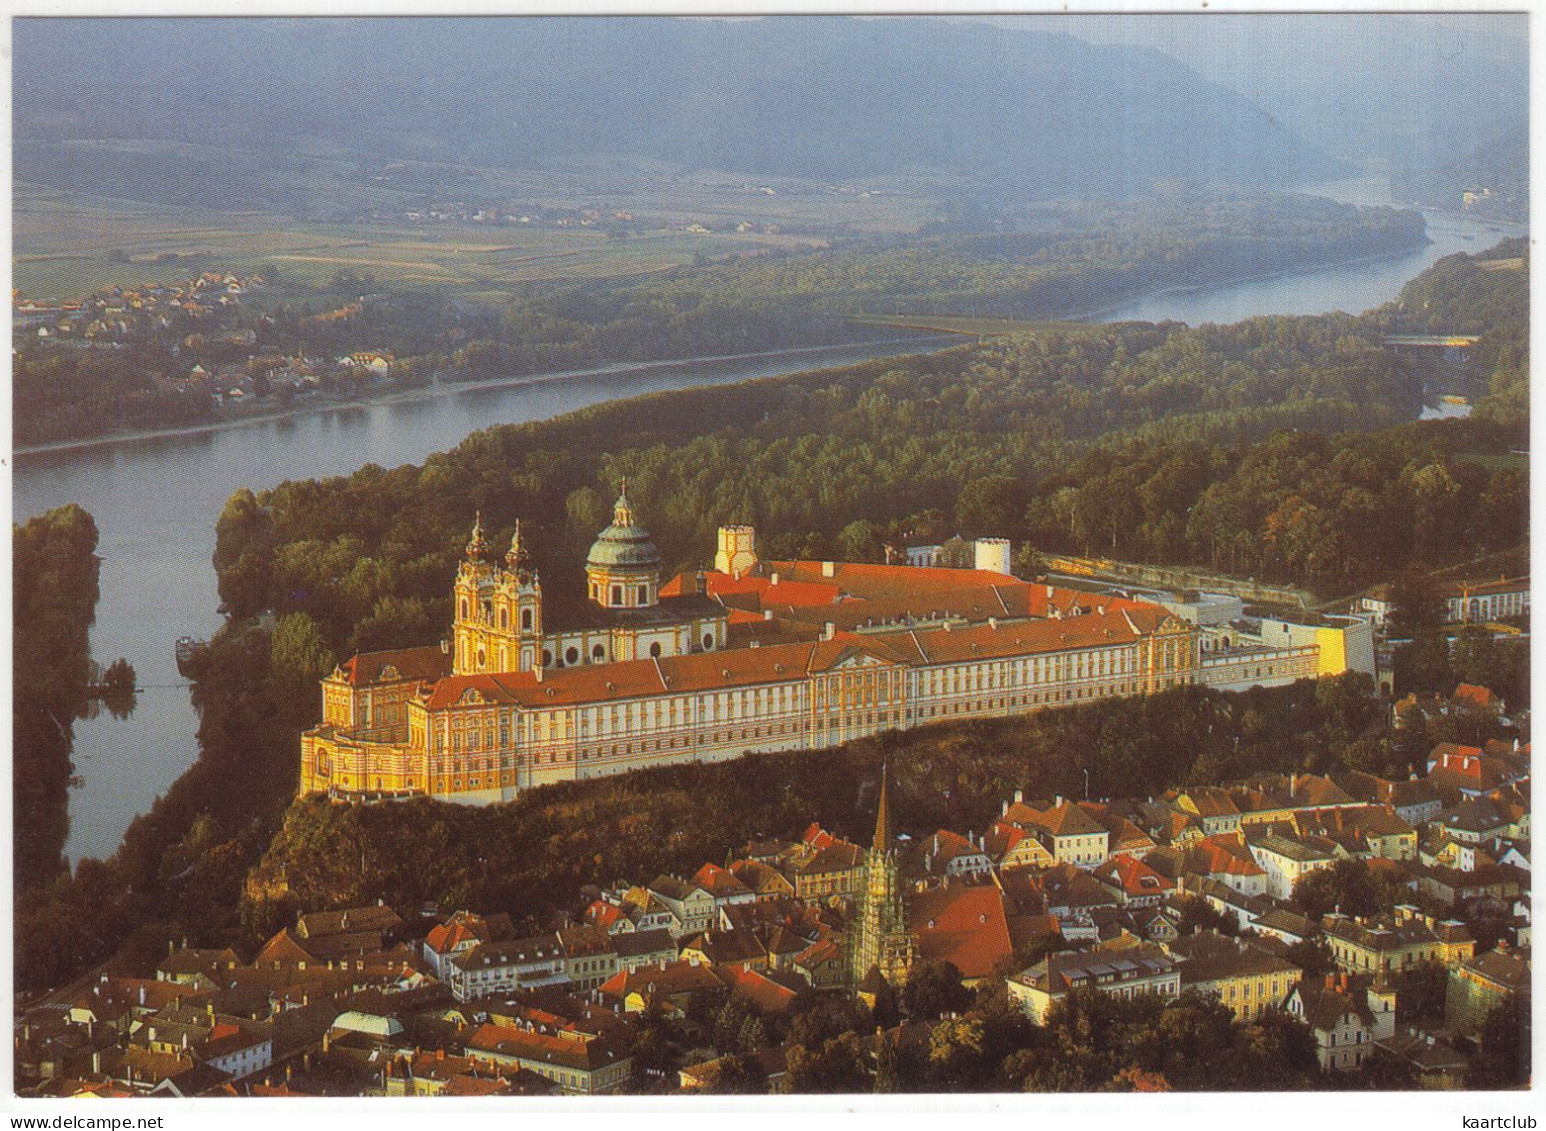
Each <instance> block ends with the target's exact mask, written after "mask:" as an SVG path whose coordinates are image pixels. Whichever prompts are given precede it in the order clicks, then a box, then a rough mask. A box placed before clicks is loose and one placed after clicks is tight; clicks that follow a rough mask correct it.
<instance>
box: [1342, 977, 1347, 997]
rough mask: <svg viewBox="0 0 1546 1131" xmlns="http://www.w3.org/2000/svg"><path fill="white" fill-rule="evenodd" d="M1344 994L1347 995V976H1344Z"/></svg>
mask: <svg viewBox="0 0 1546 1131" xmlns="http://www.w3.org/2000/svg"><path fill="white" fill-rule="evenodd" d="M1342 992H1343V993H1347V975H1346V974H1343V975H1342Z"/></svg>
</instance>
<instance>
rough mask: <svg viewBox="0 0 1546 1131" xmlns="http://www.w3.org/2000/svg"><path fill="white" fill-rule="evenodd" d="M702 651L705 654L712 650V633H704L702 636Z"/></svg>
mask: <svg viewBox="0 0 1546 1131" xmlns="http://www.w3.org/2000/svg"><path fill="white" fill-rule="evenodd" d="M703 650H704V651H705V652H712V651H713V650H714V634H713V633H712V632H705V633H704V634H703Z"/></svg>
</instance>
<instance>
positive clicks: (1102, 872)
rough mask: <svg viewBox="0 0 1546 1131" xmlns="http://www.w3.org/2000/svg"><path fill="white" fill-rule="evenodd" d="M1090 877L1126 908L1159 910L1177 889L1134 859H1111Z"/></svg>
mask: <svg viewBox="0 0 1546 1131" xmlns="http://www.w3.org/2000/svg"><path fill="white" fill-rule="evenodd" d="M1090 874H1091V875H1092V876H1094V877H1095V879H1096V880H1098V881H1099V882H1100V883H1101V885H1102V886H1104V887H1105V888H1106V889H1107V890H1108V891H1110V892H1112V893H1113V894H1114V895H1115V896H1116V897H1117V899H1118V900H1119V901H1121V903H1122V904H1124V905H1125V906H1127V907H1158V906H1159V905H1160V902H1161V901H1162V900H1163V899H1164V898H1165V897H1166V896H1167V895H1169V894H1170V893H1171V892H1172V891H1174V890H1175V886H1176V885H1175V883H1174V882H1173V881H1171V880H1169V879H1168V878H1166V877H1165V876H1162V875H1160V874H1159V873H1158V872H1156V871H1155V870H1154V869H1153V868H1151V867H1149V866H1148V865H1147V864H1145V863H1144V862H1143V861H1142V860H1139V859H1138V858H1137V857H1136V856H1127V855H1119V856H1113V857H1112V858H1111V859H1109V860H1107V861H1106V862H1105V863H1104V864H1101V865H1100V866H1099V867H1097V868H1096V869H1095V870H1094V871H1093V872H1091V873H1090Z"/></svg>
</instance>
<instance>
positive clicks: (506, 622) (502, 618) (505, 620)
mask: <svg viewBox="0 0 1546 1131" xmlns="http://www.w3.org/2000/svg"><path fill="white" fill-rule="evenodd" d="M499 627H500V628H509V627H510V610H509V609H507V608H505V607H504V606H503V605H500V606H499Z"/></svg>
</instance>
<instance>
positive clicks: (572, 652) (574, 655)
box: [564, 648, 580, 664]
mask: <svg viewBox="0 0 1546 1131" xmlns="http://www.w3.org/2000/svg"><path fill="white" fill-rule="evenodd" d="M579 658H580V651H579V649H578V648H568V649H566V650H565V651H564V663H566V664H572V663H575V662H576V661H577V660H579Z"/></svg>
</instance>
